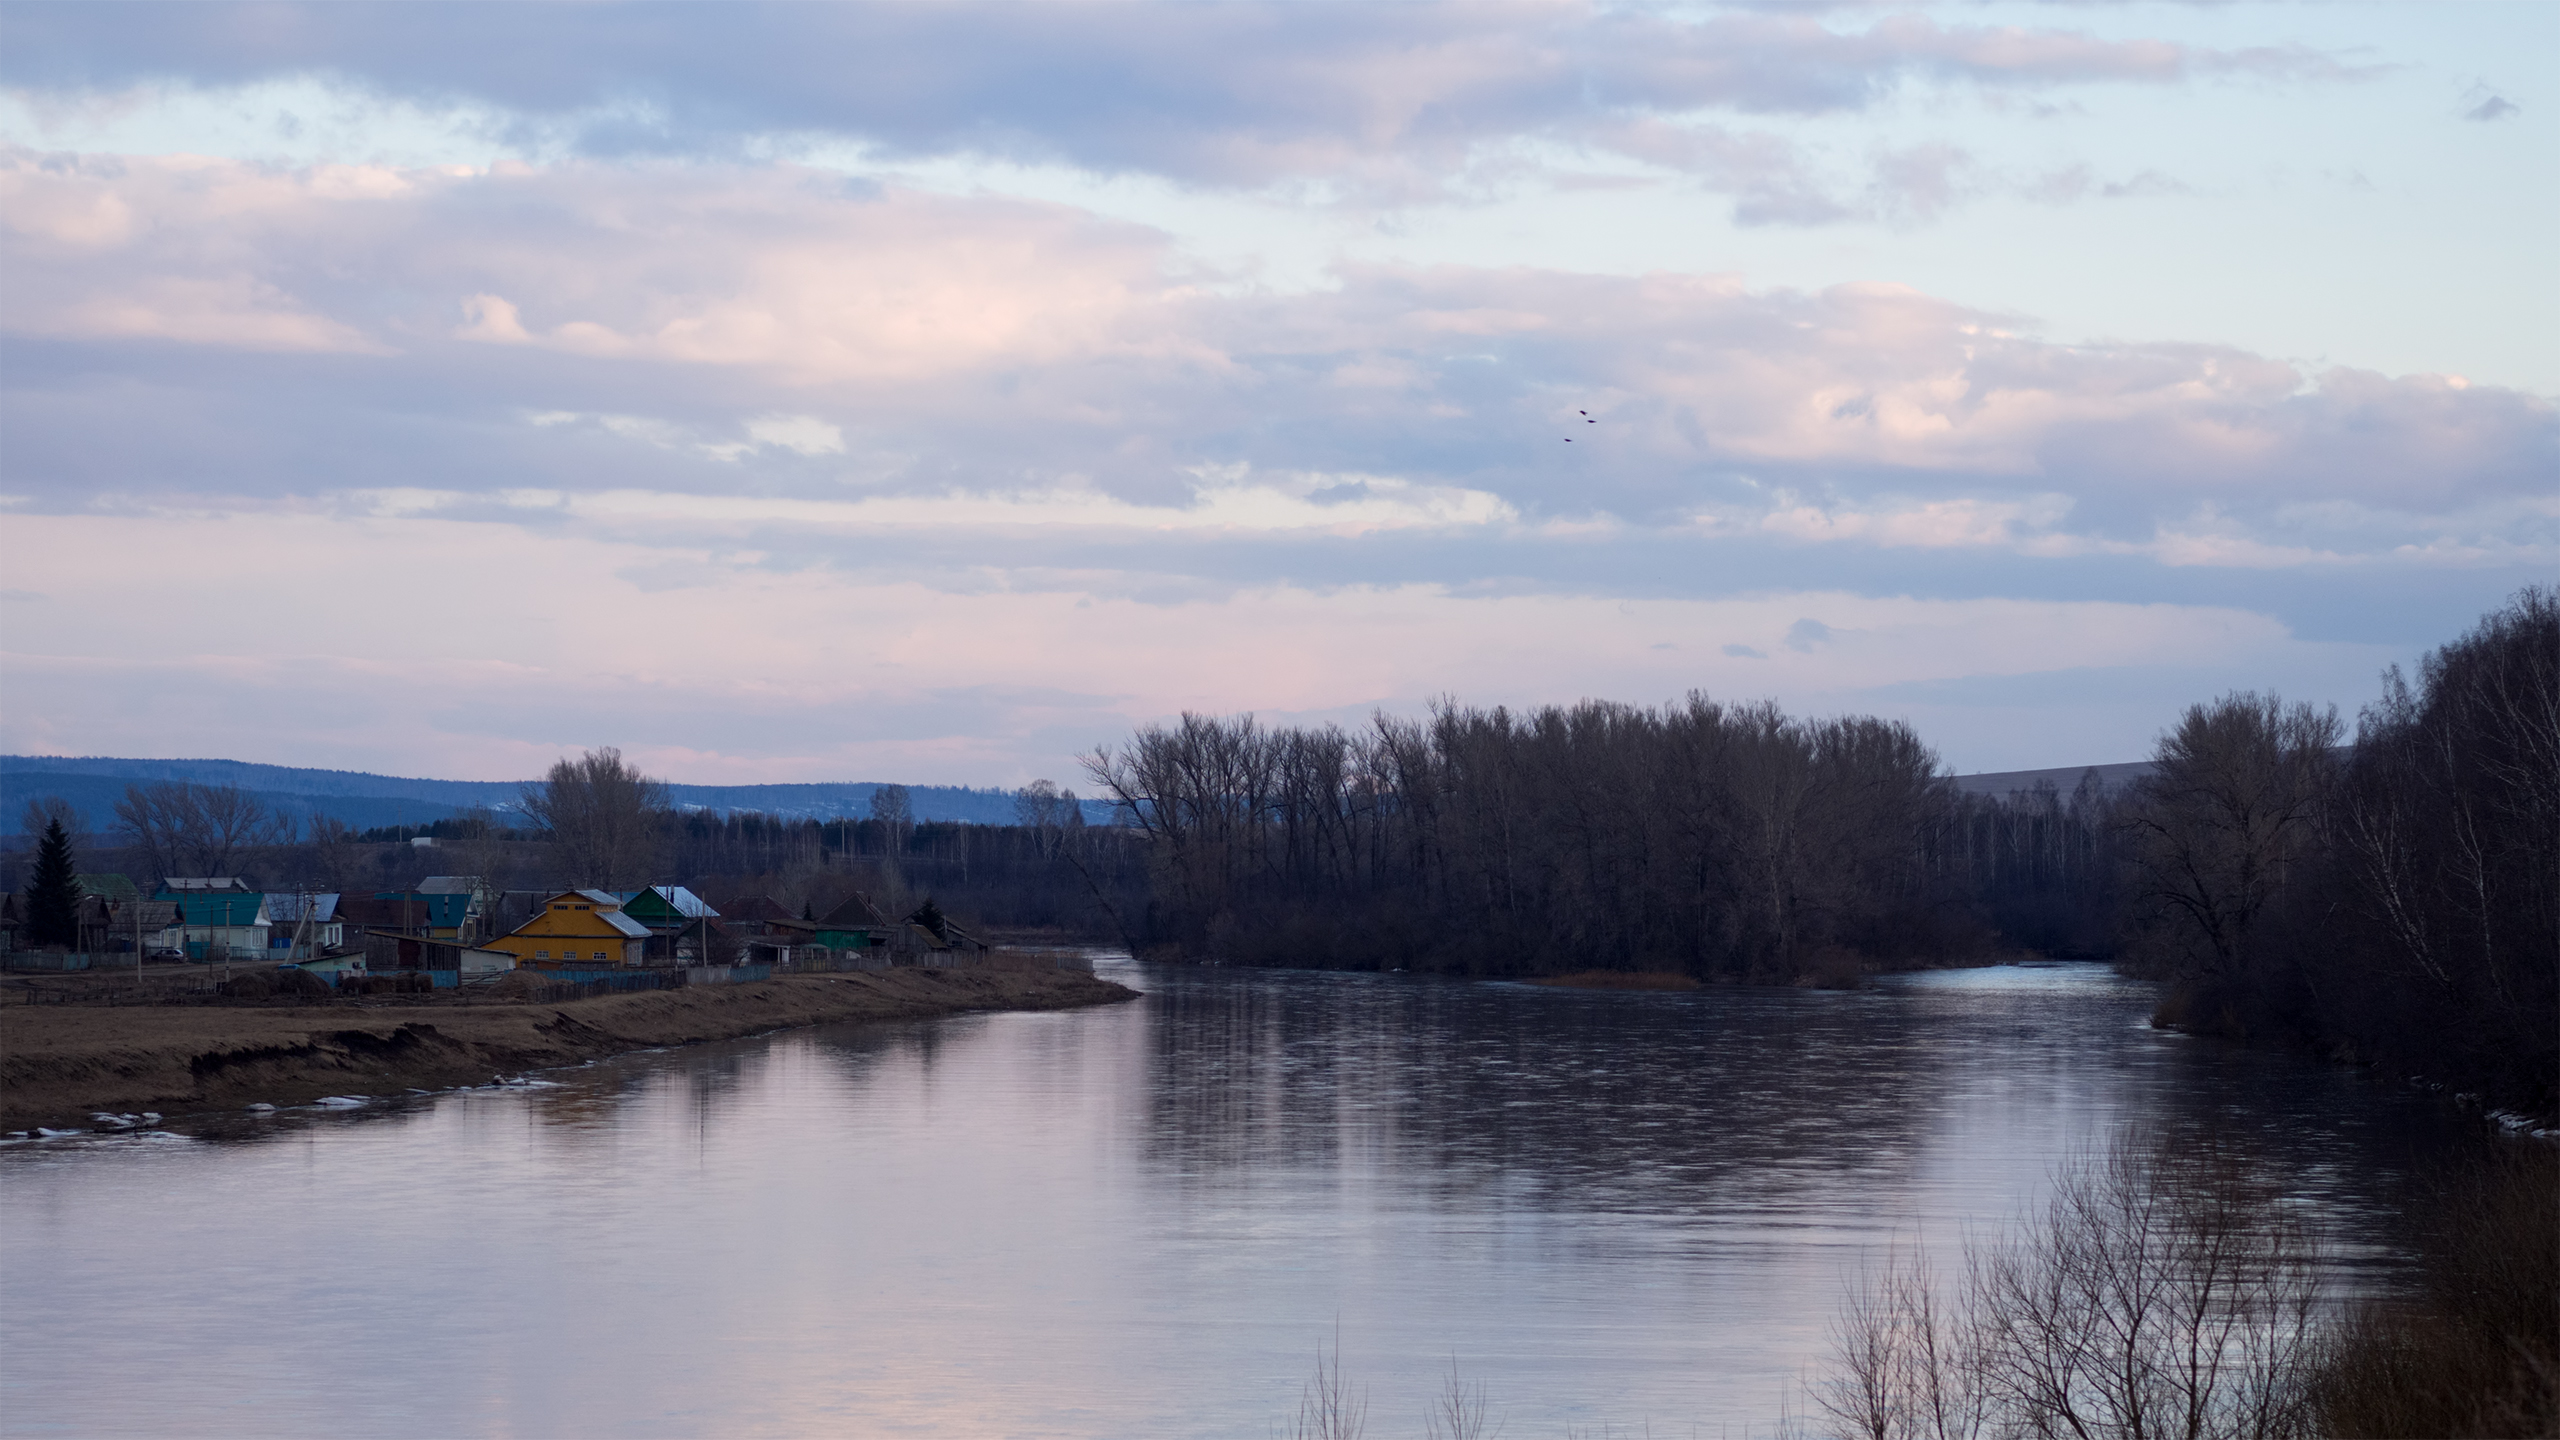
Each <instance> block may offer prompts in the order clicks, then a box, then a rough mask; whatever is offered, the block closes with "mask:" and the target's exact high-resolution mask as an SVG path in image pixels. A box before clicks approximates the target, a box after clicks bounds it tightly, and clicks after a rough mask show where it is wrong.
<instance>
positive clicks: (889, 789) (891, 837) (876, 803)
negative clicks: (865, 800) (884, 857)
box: [871, 785, 916, 873]
mask: <svg viewBox="0 0 2560 1440" xmlns="http://www.w3.org/2000/svg"><path fill="white" fill-rule="evenodd" d="M871 818H872V819H874V820H877V821H879V822H880V825H881V828H883V829H885V830H886V831H888V832H889V833H888V840H887V842H886V843H887V845H888V847H889V855H888V867H889V869H890V870H891V872H893V873H894V872H895V871H896V870H897V868H898V862H899V861H900V860H901V859H902V858H903V857H904V856H905V855H906V853H907V836H908V834H909V833H910V832H912V831H913V830H914V829H915V825H916V811H915V804H914V801H913V797H911V796H910V795H909V794H908V791H907V787H906V786H904V785H877V786H874V787H872V791H871Z"/></svg>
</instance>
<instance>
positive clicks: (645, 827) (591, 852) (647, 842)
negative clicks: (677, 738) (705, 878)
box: [520, 745, 669, 890]
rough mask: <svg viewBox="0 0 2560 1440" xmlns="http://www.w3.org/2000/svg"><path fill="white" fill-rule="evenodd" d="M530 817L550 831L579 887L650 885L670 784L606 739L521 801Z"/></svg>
mask: <svg viewBox="0 0 2560 1440" xmlns="http://www.w3.org/2000/svg"><path fill="white" fill-rule="evenodd" d="M520 803H521V804H522V806H523V809H524V813H525V815H526V817H527V818H529V819H531V820H532V821H533V822H534V823H535V824H537V825H539V826H541V827H542V828H544V829H545V830H548V831H550V832H551V835H552V838H553V839H554V840H555V841H556V842H558V845H559V853H560V860H561V864H562V866H563V867H564V869H565V870H566V872H567V879H568V881H569V883H570V884H573V885H591V886H594V887H596V888H598V889H603V890H629V889H635V888H637V887H638V886H640V885H642V884H645V883H647V881H648V878H649V872H650V870H651V868H652V867H653V866H654V865H655V864H656V863H657V858H658V849H659V843H660V840H661V838H662V836H661V834H660V832H661V830H662V828H663V825H664V822H665V819H666V816H667V813H668V808H669V807H668V804H667V787H666V786H665V785H664V784H663V783H661V782H659V781H657V780H653V779H650V778H649V777H648V776H646V775H643V774H641V773H640V771H639V770H638V768H637V767H635V766H632V765H629V764H626V763H624V761H623V758H622V752H621V751H619V750H617V749H614V748H613V747H612V746H610V745H607V746H603V747H600V748H598V749H594V750H590V751H587V752H586V753H585V754H584V755H581V756H579V757H578V758H577V759H575V760H567V759H564V760H561V761H560V762H559V763H557V764H555V765H553V766H552V767H551V773H550V774H549V775H548V776H546V777H544V779H543V781H542V783H540V784H538V785H527V786H525V787H524V790H523V797H522V800H521V802H520Z"/></svg>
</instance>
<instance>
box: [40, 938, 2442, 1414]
mask: <svg viewBox="0 0 2560 1440" xmlns="http://www.w3.org/2000/svg"><path fill="white" fill-rule="evenodd" d="M1100 968H1101V973H1103V974H1105V975H1108V976H1111V977H1113V978H1118V979H1122V980H1124V981H1125V982H1126V983H1129V984H1131V985H1133V986H1135V987H1138V988H1141V989H1143V990H1145V991H1146V992H1147V995H1146V998H1145V999H1143V1000H1141V1001H1139V1002H1137V1003H1135V1004H1130V1005H1122V1006H1115V1007H1109V1008H1105V1009H1099V1010H1090V1011H1080V1012H1073V1013H1066V1014H1038V1015H984V1016H964V1017H957V1018H951V1019H945V1020H939V1021H930V1022H917V1023H908V1024H898V1025H872V1026H848V1027H838V1028H828V1029H817V1030H802V1031H795V1032H790V1033H786V1034H782V1035H777V1036H771V1037H766V1038H762V1039H757V1040H750V1041H741V1042H736V1043H731V1044H722V1045H711V1046H697V1047H690V1048H687V1049H683V1050H677V1051H668V1052H660V1053H652V1054H644V1055H636V1056H628V1057H623V1058H621V1059H618V1060H614V1061H608V1062H604V1063H600V1064H597V1065H593V1066H589V1067H585V1068H582V1069H578V1070H572V1071H565V1072H555V1073H554V1074H553V1075H551V1076H548V1077H546V1078H547V1079H549V1080H552V1081H556V1082H557V1083H555V1084H548V1085H540V1086H534V1087H529V1088H511V1089H502V1090H501V1089H492V1090H480V1091H469V1092H462V1093H457V1094H446V1095H440V1096H433V1097H412V1098H409V1099H404V1100H398V1101H377V1102H375V1103H372V1104H369V1105H367V1106H365V1107H363V1108H360V1109H353V1110H340V1111H319V1110H302V1111H286V1112H281V1113H279V1114H276V1115H273V1116H265V1117H257V1118H250V1117H236V1118H228V1119H220V1120H216V1121H211V1122H205V1123H200V1124H196V1125H192V1126H190V1127H188V1129H189V1131H190V1133H188V1134H186V1135H184V1136H181V1137H169V1138H149V1139H135V1138H124V1139H115V1140H108V1139H100V1140H94V1141H93V1140H69V1141H48V1142H41V1143H33V1144H21V1145H16V1146H12V1147H8V1148H7V1149H5V1150H0V1433H6V1434H11V1435H46V1434H69V1435H84V1436H85V1435H119V1434H150V1435H178V1434H185V1435H201V1436H215V1435H257V1436H268V1435H276V1436H331V1437H345V1436H375V1435H381V1436H413V1435H415V1436H428V1435H432V1436H445V1435H457V1436H458V1435H488V1436H623V1435H633V1436H658V1435H666V1436H692V1435H750V1434H779V1435H908V1434H913V1435H947V1436H1112V1437H1116V1436H1159V1435H1161V1436H1181V1437H1189V1436H1237V1437H1246V1436H1250V1437H1266V1436H1270V1435H1273V1434H1284V1435H1285V1434H1287V1433H1288V1430H1289V1424H1288V1421H1289V1418H1290V1417H1291V1416H1292V1415H1293V1414H1294V1410H1295V1406H1296V1403H1297V1399H1298V1396H1299V1393H1300V1389H1301V1386H1302V1385H1303V1384H1304V1383H1305V1381H1306V1380H1307V1378H1308V1376H1309V1375H1310V1373H1311V1372H1312V1369H1313V1363H1314V1357H1315V1353H1316V1348H1317V1346H1318V1345H1319V1344H1322V1345H1324V1346H1327V1347H1332V1346H1333V1345H1335V1344H1336V1343H1337V1341H1338V1344H1339V1347H1340V1351H1339V1353H1340V1356H1341V1361H1342V1365H1343V1369H1344V1371H1345V1373H1346V1374H1347V1377H1348V1378H1349V1380H1350V1381H1351V1382H1352V1384H1353V1385H1354V1386H1355V1387H1356V1388H1360V1389H1364V1390H1365V1391H1366V1393H1367V1395H1368V1398H1369V1407H1370V1408H1369V1433H1370V1434H1371V1435H1374V1436H1379V1437H1382V1440H1384V1437H1400V1436H1406V1435H1413V1436H1419V1435H1421V1434H1422V1433H1423V1418H1422V1417H1423V1414H1424V1410H1425V1407H1426V1405H1427V1404H1428V1403H1429V1402H1430V1400H1431V1397H1432V1394H1433V1391H1434V1387H1435V1385H1436V1384H1437V1383H1439V1377H1440V1376H1441V1375H1443V1374H1445V1372H1446V1371H1447V1370H1448V1369H1449V1367H1450V1366H1451V1365H1452V1364H1453V1363H1454V1364H1455V1366H1456V1368H1457V1372H1458V1374H1459V1375H1460V1376H1461V1377H1462V1378H1463V1379H1465V1380H1467V1381H1470V1382H1481V1383H1482V1384H1483V1385H1484V1387H1485V1390H1486V1393H1487V1396H1488V1399H1489V1400H1490V1402H1491V1410H1492V1412H1493V1413H1494V1415H1495V1416H1496V1417H1498V1418H1500V1419H1502V1420H1503V1421H1504V1423H1505V1429H1504V1432H1503V1433H1504V1434H1506V1435H1507V1436H1510V1437H1513V1440H1519V1437H1528V1436H1549V1435H1563V1434H1565V1433H1566V1432H1567V1431H1568V1430H1570V1431H1571V1432H1572V1433H1574V1434H1577V1435H1585V1436H1598V1435H1604V1434H1621V1435H1639V1434H1646V1433H1650V1434H1651V1435H1654V1436H1659V1437H1670V1436H1684V1435H1692V1434H1700V1435H1707V1436H1727V1437H1741V1436H1745V1435H1749V1434H1765V1433H1767V1432H1768V1431H1769V1430H1770V1429H1771V1427H1772V1422H1773V1421H1775V1420H1776V1418H1777V1417H1778V1415H1779V1414H1780V1411H1781V1407H1782V1405H1784V1404H1786V1403H1787V1402H1788V1397H1789V1395H1790V1393H1791V1391H1792V1390H1793V1387H1794V1386H1795V1385H1796V1384H1797V1382H1798V1379H1799V1377H1800V1375H1801V1374H1802V1373H1803V1371H1804V1370H1805V1369H1806V1367H1807V1366H1808V1365H1809V1364H1811V1363H1812V1362H1814V1361H1815V1360H1816V1359H1817V1358H1818V1357H1819V1355H1820V1354H1821V1351H1822V1346H1823V1327H1824V1324H1825V1322H1826V1320H1827V1318H1828V1317H1829V1316H1830V1314H1831V1313H1832V1311H1833V1309H1834V1307H1835V1305H1836V1303H1837V1301H1838V1297H1839V1293H1840V1289H1841V1284H1842V1280H1843V1277H1844V1275H1846V1274H1848V1273H1850V1272H1852V1271H1854V1270H1855V1268H1856V1267H1857V1266H1858V1265H1860V1264H1861V1263H1862V1262H1864V1261H1866V1260H1871V1259H1876V1258H1880V1257H1881V1256H1882V1255H1883V1254H1884V1253H1885V1251H1886V1250H1887V1249H1888V1248H1890V1247H1893V1246H1896V1245H1912V1244H1920V1245H1927V1246H1932V1247H1949V1248H1950V1249H1951V1247H1952V1246H1953V1244H1954V1243H1955V1242H1956V1240H1957V1239H1958V1237H1959V1235H1960V1233H1961V1232H1962V1231H1963V1229H1964V1228H1965V1227H1967V1226H1973V1227H1976V1228H1980V1227H1983V1226H1986V1225H1996V1224H1997V1223H1999V1222H2001V1221H2002V1220H2004V1219H2005V1218H2007V1217H2010V1216H2012V1215H2014V1214H2015V1213H2017V1211H2018V1210H2019V1209H2020V1207H2021V1206H2023V1205H2025V1204H2028V1203H2031V1202H2032V1201H2033V1200H2034V1199H2035V1198H2036V1196H2037V1195H2038V1193H2039V1192H2040V1190H2041V1187H2042V1186H2043V1184H2044V1183H2045V1178H2046V1176H2047V1175H2048V1174H2049V1172H2050V1169H2051V1167H2052V1166H2053V1165H2054V1164H2055V1163H2056V1162H2057V1161H2058V1160H2060V1159H2062V1158H2064V1157H2066V1156H2067V1155H2069V1154H2071V1153H2072V1152H2073V1151H2074V1150H2075V1148H2076V1147H2082V1146H2085V1145H2087V1144H2089V1143H2091V1142H2092V1141H2093V1140H2094V1139H2098V1138H2102V1137H2104V1136H2105V1135H2107V1134H2109V1133H2111V1132H2112V1131H2113V1130H2114V1128H2115V1127H2118V1126H2120V1125H2123V1124H2125V1123H2127V1122H2137V1121H2163V1120H2166V1121H2179V1122H2186V1121H2208V1122H2211V1123H2214V1124H2216V1125H2217V1126H2219V1127H2220V1128H2221V1129H2223V1130H2224V1131H2225V1132H2226V1133H2229V1134H2232V1135H2235V1136H2238V1137H2240V1138H2242V1139H2243V1140H2245V1141H2246V1142H2247V1143H2249V1144H2251V1145H2253V1146H2255V1147H2257V1148H2258V1149H2260V1150H2261V1151H2262V1152H2263V1154H2264V1155H2265V1157H2266V1158H2267V1160H2268V1162H2269V1164H2270V1165H2272V1166H2273V1167H2274V1168H2275V1169H2276V1171H2277V1172H2278V1173H2279V1174H2280V1175H2281V1176H2283V1177H2284V1181H2285V1183H2286V1185H2287V1187H2288V1189H2289V1191H2290V1192H2291V1193H2292V1194H2294V1195H2297V1196H2299V1197H2301V1198H2302V1199H2303V1200H2304V1201H2305V1202H2306V1203H2307V1204H2308V1205H2309V1207H2310V1208H2311V1209H2313V1210H2314V1211H2315V1212H2316V1213H2318V1214H2319V1215H2320V1216H2322V1217H2323V1218H2324V1219H2325V1220H2326V1221H2327V1222H2328V1223H2329V1225H2330V1226H2331V1227H2332V1229H2333V1232H2334V1234H2335V1235H2336V1237H2337V1253H2338V1254H2339V1256H2340V1262H2339V1267H2338V1276H2339V1279H2340V1281H2341V1283H2342V1284H2344V1285H2346V1286H2349V1287H2353V1286H2356V1285H2359V1284H2362V1283H2367V1282H2369V1281H2370V1280H2371V1278H2372V1272H2373V1271H2374V1269H2375V1268H2376V1267H2387V1266H2389V1265H2390V1264H2392V1263H2394V1262H2393V1257H2392V1256H2391V1254H2390V1252H2389V1250H2388V1245H2387V1241H2386V1239H2385V1228H2384V1223H2383V1221H2384V1216H2385V1214H2386V1212H2387V1208H2388V1206H2389V1204H2390V1203H2391V1202H2392V1200H2393V1198H2394V1191H2395V1188H2396V1187H2398V1186H2399V1185H2401V1184H2403V1183H2405V1182H2406V1180H2407V1178H2408V1177H2409V1176H2410V1175H2411V1174H2412V1173H2413V1172H2414V1171H2416V1170H2419V1169H2423V1168H2424V1167H2425V1166H2426V1164H2427V1163H2428V1162H2429V1159H2430V1157H2431V1156H2432V1155H2433V1154H2434V1152H2435V1149H2436V1147H2438V1146H2439V1145H2441V1144H2442V1143H2443V1139H2442V1136H2443V1132H2444V1131H2445V1129H2446V1128H2447V1127H2446V1126H2445V1124H2444V1122H2443V1117H2442V1114H2441V1112H2440V1111H2439V1110H2438V1109H2437V1108H2435V1104H2434V1102H2432V1101H2430V1100H2426V1099H2422V1098H2420V1097H2419V1096H2417V1095H2415V1094H2413V1093H2412V1092H2408V1091H2405V1090H2396V1089H2393V1088H2391V1087H2388V1086H2383V1085H2379V1084H2376V1083H2374V1082H2372V1081H2369V1080H2366V1079H2364V1078H2361V1077H2359V1076H2357V1075H2354V1074H2352V1073H2349V1072H2345V1071H2340V1070H2336V1069H2330V1068H2323V1067H2320V1066H2317V1065H2313V1064H2310V1063H2307V1062H2303V1061H2300V1060H2296V1059H2292V1058H2288V1057H2284V1056H2274V1055H2266V1054H2253V1053H2247V1052H2240V1051H2235V1050H2232V1049H2229V1048H2226V1047H2222V1046H2219V1045H2214V1044H2210V1043H2205V1042H2198V1041H2193V1040H2187V1039H2182V1038H2179V1037H2175V1036H2170V1035H2164V1034H2161V1033H2158V1032H2155V1031H2152V1030H2150V1029H2148V1028H2147V1027H2146V1026H2145V1025H2144V1024H2143V1023H2142V1022H2143V1020H2144V1018H2145V1016H2146V1015H2147V1013H2148V1010H2149V1006H2150V997H2149V992H2148V989H2147V987H2144V986H2141V985H2138V984H2134V983H2131V982H2127V981H2123V980H2120V979H2118V978H2116V977H2114V976H2112V975H2110V974H2109V973H2108V972H2107V971H2106V970H2105V969H2103V968H2102V967H2095V966H2084V965H2063V966H2031V967H2003V968H1997V969H1988V970H1971V971H1955V972H1941V973H1936V974H1927V975H1919V976H1908V977H1897V978H1895V979H1893V980H1891V981H1889V982H1888V983H1886V984H1885V985H1883V986H1880V987H1878V988H1876V989H1872V990H1867V991H1862V992H1855V993H1846V994H1841V993H1823V992H1810V991H1791V990H1717V991H1701V992H1691V993H1681V994H1625V993H1597V992H1580V991H1559V990H1549V989H1540V988H1534V987H1529V986H1523V985H1509V984H1481V983H1467V982H1459V981H1448V980H1438V979H1430V978H1424V977H1414V976H1404V975H1348V974H1329V973H1319V972H1246V971H1231V970H1214V969H1187V968H1184V969H1177V968H1153V967H1140V966H1137V965H1133V964H1130V963H1128V962H1126V961H1125V960H1123V961H1119V962H1117V963H1112V962H1109V961H1106V962H1105V963H1104V964H1102V966H1101V967H1100ZM1798 1408H1801V1406H1800V1404H1799V1407H1798ZM1648 1427H1649V1428H1648Z"/></svg>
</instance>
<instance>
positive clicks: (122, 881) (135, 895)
mask: <svg viewBox="0 0 2560 1440" xmlns="http://www.w3.org/2000/svg"><path fill="white" fill-rule="evenodd" d="M78 879H79V881H80V893H81V894H83V895H96V896H100V897H102V898H104V899H108V900H139V899H141V898H142V892H141V891H140V890H137V889H135V888H134V884H133V882H132V881H131V880H128V879H126V878H125V877H124V876H122V875H112V874H110V875H82V876H79V877H78Z"/></svg>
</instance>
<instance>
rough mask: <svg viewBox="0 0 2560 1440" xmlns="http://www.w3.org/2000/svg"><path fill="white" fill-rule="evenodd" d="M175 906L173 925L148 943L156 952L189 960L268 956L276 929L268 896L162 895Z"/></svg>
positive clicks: (212, 892)
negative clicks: (172, 952) (269, 912)
mask: <svg viewBox="0 0 2560 1440" xmlns="http://www.w3.org/2000/svg"><path fill="white" fill-rule="evenodd" d="M158 898H159V899H161V900H163V901H165V902H168V903H170V904H171V905H173V906H174V907H175V915H174V918H173V919H172V920H171V922H170V923H169V924H168V925H167V926H165V927H163V928H162V929H161V930H159V931H158V932H157V933H155V934H153V935H152V936H151V938H150V939H149V940H148V941H147V942H146V943H147V944H148V946H149V948H151V949H153V950H181V951H184V952H185V953H186V956H187V958H188V959H190V960H220V959H225V958H230V959H242V960H246V959H257V958H260V957H263V956H264V955H265V954H266V953H267V937H268V935H269V934H270V933H271V932H272V930H273V929H274V926H273V924H272V923H271V922H270V921H269V920H268V918H267V897H266V896H264V895H261V894H259V893H258V892H256V891H254V890H251V891H245V892H244V891H235V890H193V891H179V892H177V893H175V894H163V895H161V896H159V897H158Z"/></svg>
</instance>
